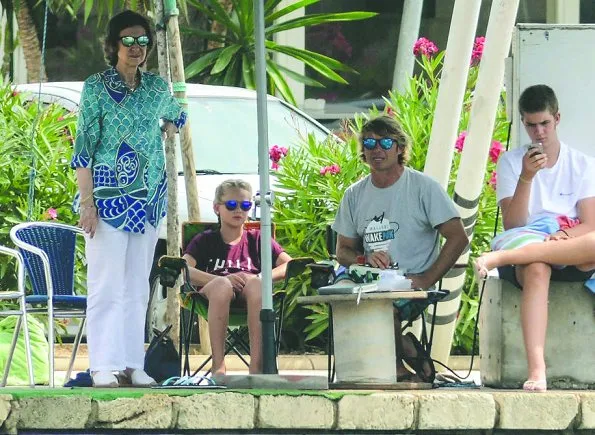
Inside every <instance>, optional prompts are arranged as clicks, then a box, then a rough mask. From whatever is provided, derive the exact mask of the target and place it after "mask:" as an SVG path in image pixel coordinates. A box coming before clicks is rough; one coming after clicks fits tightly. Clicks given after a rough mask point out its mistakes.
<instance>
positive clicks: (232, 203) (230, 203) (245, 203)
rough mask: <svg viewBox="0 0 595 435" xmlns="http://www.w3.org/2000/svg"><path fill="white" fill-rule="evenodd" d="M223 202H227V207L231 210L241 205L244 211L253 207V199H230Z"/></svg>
mask: <svg viewBox="0 0 595 435" xmlns="http://www.w3.org/2000/svg"><path fill="white" fill-rule="evenodd" d="M223 204H225V208H226V209H228V210H229V211H234V210H235V209H236V208H238V206H240V208H241V209H242V211H248V210H250V209H251V208H252V201H236V200H235V199H230V200H229V201H225V202H224V203H223Z"/></svg>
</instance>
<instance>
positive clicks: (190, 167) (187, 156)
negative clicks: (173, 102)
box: [163, 0, 211, 354]
mask: <svg viewBox="0 0 595 435" xmlns="http://www.w3.org/2000/svg"><path fill="white" fill-rule="evenodd" d="M163 6H164V11H163V15H164V17H165V23H166V29H167V39H168V44H169V59H170V67H171V76H172V82H173V90H174V95H175V96H176V98H178V100H179V101H180V103H181V104H182V107H183V108H184V110H185V111H186V112H188V101H187V99H186V77H185V76H184V58H183V56H182V41H181V40H180V29H179V26H178V14H179V11H178V8H177V7H176V0H165V1H164V2H163ZM180 146H181V150H182V164H183V170H184V180H185V186H186V203H187V205H188V218H189V219H190V220H192V221H199V220H200V209H199V205H198V186H197V183H196V168H195V166H194V151H193V148H192V136H191V129H190V119H188V120H187V121H186V125H185V126H184V128H183V129H182V130H181V131H180ZM198 325H199V326H198V330H199V335H200V347H201V351H202V352H203V353H206V354H210V353H211V342H210V340H209V334H208V326H207V322H206V321H204V320H202V318H200V317H199V319H198Z"/></svg>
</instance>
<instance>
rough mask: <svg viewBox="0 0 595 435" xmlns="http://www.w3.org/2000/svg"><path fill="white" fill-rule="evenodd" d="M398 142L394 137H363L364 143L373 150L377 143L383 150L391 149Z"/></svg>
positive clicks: (366, 147) (368, 148) (365, 146)
mask: <svg viewBox="0 0 595 435" xmlns="http://www.w3.org/2000/svg"><path fill="white" fill-rule="evenodd" d="M395 142H396V140H395V139H393V138H392V137H383V138H381V139H374V138H373V137H366V138H364V139H362V145H363V146H364V148H365V149H367V150H373V149H374V148H376V145H380V148H382V149H383V150H390V149H391V148H392V146H393V144H394V143H395Z"/></svg>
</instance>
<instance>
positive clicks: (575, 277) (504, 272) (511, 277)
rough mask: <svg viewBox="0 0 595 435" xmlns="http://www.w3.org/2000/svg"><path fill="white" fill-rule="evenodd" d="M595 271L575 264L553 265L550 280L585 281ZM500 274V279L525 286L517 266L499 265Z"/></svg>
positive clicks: (518, 286)
mask: <svg viewBox="0 0 595 435" xmlns="http://www.w3.org/2000/svg"><path fill="white" fill-rule="evenodd" d="M593 272H595V270H590V271H587V272H583V271H581V270H578V269H577V268H576V267H574V266H566V267H564V268H562V269H559V268H555V267H552V277H551V278H550V280H551V281H560V282H585V281H587V280H588V279H589V278H591V275H593ZM498 274H499V276H500V279H503V280H505V281H508V282H509V283H511V284H513V285H514V286H515V287H517V288H519V289H521V290H522V289H523V286H521V283H520V282H519V281H518V280H517V278H516V266H503V267H499V268H498Z"/></svg>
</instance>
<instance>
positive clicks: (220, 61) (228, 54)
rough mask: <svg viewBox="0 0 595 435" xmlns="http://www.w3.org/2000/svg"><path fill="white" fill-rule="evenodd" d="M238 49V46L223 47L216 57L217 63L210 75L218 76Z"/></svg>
mask: <svg viewBox="0 0 595 435" xmlns="http://www.w3.org/2000/svg"><path fill="white" fill-rule="evenodd" d="M240 48H242V47H241V46H239V45H230V46H228V47H225V48H224V49H223V50H222V51H221V53H220V54H219V56H218V57H217V61H216V62H215V65H214V66H213V69H212V70H211V74H219V73H220V72H221V71H223V70H224V69H225V68H227V66H228V65H229V63H230V62H231V60H232V57H233V55H234V54H236V53H237V52H238V50H239V49H240Z"/></svg>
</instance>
